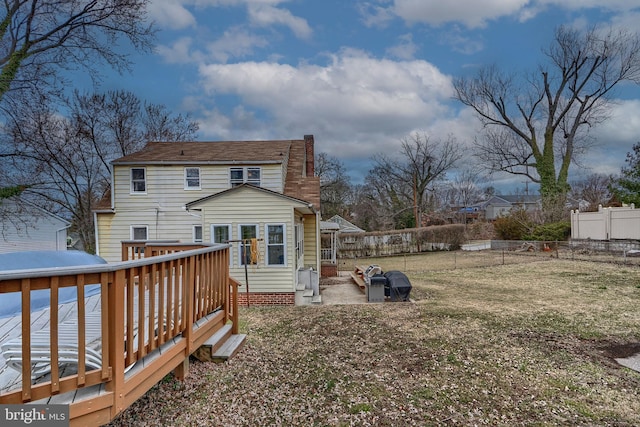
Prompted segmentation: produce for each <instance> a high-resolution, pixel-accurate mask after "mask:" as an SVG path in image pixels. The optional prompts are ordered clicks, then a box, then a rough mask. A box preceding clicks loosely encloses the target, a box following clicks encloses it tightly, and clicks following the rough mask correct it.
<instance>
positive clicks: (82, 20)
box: [0, 0, 154, 99]
mask: <svg viewBox="0 0 640 427" xmlns="http://www.w3.org/2000/svg"><path fill="white" fill-rule="evenodd" d="M3 3H4V8H5V10H4V15H3V17H2V20H1V21H0V99H2V98H3V97H4V95H5V94H6V93H7V92H9V91H10V90H12V89H33V90H35V91H37V92H40V91H41V90H42V88H43V87H56V86H59V84H60V80H59V79H60V77H61V76H60V73H59V70H60V69H71V68H73V67H84V68H86V69H87V70H89V71H90V72H92V73H96V72H97V71H98V70H99V68H98V67H99V64H100V63H101V62H102V63H107V64H108V65H110V66H112V67H114V68H115V69H116V70H124V69H126V68H127V67H128V65H129V62H128V59H127V55H126V53H125V51H124V50H119V49H118V47H119V42H120V41H121V40H122V39H126V40H127V41H128V42H129V43H130V44H131V45H133V47H134V48H136V49H138V50H140V51H150V50H151V47H152V42H153V40H154V30H153V28H152V27H151V26H150V25H149V24H148V23H146V22H145V20H146V7H147V4H148V3H149V0H5V1H4V2H3Z"/></svg>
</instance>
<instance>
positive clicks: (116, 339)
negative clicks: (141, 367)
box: [106, 269, 126, 419]
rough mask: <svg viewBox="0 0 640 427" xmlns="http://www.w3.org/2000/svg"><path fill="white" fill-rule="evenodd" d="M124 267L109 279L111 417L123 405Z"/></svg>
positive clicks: (122, 407)
mask: <svg viewBox="0 0 640 427" xmlns="http://www.w3.org/2000/svg"><path fill="white" fill-rule="evenodd" d="M125 271H126V270H124V269H121V270H118V271H116V272H115V273H112V274H110V278H111V280H110V281H109V291H108V292H109V295H108V298H109V316H108V319H109V331H110V334H109V338H108V339H109V361H110V362H111V364H112V367H113V369H112V371H111V372H112V376H111V381H108V382H107V383H106V388H107V391H109V392H112V393H113V406H112V407H111V419H113V418H115V417H116V416H117V415H118V414H119V413H120V412H122V411H123V410H124V409H125V408H126V406H125V387H124V386H125V384H124V368H125V366H124V339H123V338H124V336H125V334H124V286H125V280H126V274H125Z"/></svg>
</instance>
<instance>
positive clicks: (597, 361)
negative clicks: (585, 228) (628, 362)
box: [113, 252, 640, 426]
mask: <svg viewBox="0 0 640 427" xmlns="http://www.w3.org/2000/svg"><path fill="white" fill-rule="evenodd" d="M452 257H455V258H453V259H452ZM479 258H483V260H482V261H478V260H479ZM488 260H489V261H488ZM372 263H376V264H379V265H380V266H382V267H383V269H384V270H396V269H397V270H401V271H404V272H406V273H407V275H408V276H409V278H410V279H411V282H412V285H413V290H412V298H414V299H415V303H413V304H411V303H396V304H392V303H385V304H366V305H345V306H309V307H251V308H250V309H247V308H242V309H241V312H240V316H241V319H242V325H241V329H242V330H243V332H244V333H247V334H248V342H247V344H246V346H245V348H244V349H243V350H242V352H241V353H240V354H238V356H236V357H235V358H234V359H232V360H231V361H230V362H228V363H227V364H222V365H216V364H210V363H201V362H198V361H193V363H192V365H191V371H190V376H189V378H188V379H187V380H186V381H185V382H184V383H180V382H177V381H175V380H174V379H172V378H171V377H167V378H166V379H165V380H164V381H163V382H162V383H160V384H159V385H158V386H156V387H154V388H153V389H152V390H150V391H149V392H148V393H147V394H146V395H145V396H144V397H143V398H141V399H140V400H139V401H138V402H136V403H135V404H134V405H133V406H132V407H131V408H130V409H128V410H127V411H126V412H125V413H124V414H122V416H121V417H120V418H119V419H118V420H116V422H114V423H113V425H176V426H178V425H180V426H183V425H194V426H195V425H220V426H263V425H264V426H266V425H287V426H290V425H301V426H311V425H317V426H404V425H407V426H412V425H415V426H430V425H434V426H436V425H490V426H496V425H504V426H512V425H527V426H530V425H538V426H547V425H549V426H551V425H567V426H569V425H570V426H574V425H593V426H604V425H614V426H634V425H640V396H639V395H640V373H637V372H634V371H631V370H629V369H626V368H623V367H621V366H619V365H618V364H617V363H616V362H615V361H614V360H613V357H621V356H628V355H630V354H631V353H633V352H636V351H639V352H640V345H638V343H640V328H639V327H640V310H639V302H640V269H638V267H634V266H621V265H612V264H605V263H592V262H585V261H570V260H562V259H561V260H558V259H555V258H549V257H544V258H542V257H527V256H520V257H513V259H512V258H511V257H510V258H509V259H506V260H504V265H503V259H502V255H501V254H499V253H495V254H492V253H486V252H485V253H484V254H483V255H464V254H462V253H460V252H458V253H456V254H455V255H454V254H451V253H446V254H444V253H442V254H425V255H419V256H408V257H393V258H383V259H375V260H359V261H358V264H361V265H368V264H372Z"/></svg>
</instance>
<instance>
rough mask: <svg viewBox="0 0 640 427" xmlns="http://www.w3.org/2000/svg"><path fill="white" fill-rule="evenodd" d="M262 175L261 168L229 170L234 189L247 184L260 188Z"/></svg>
mask: <svg viewBox="0 0 640 427" xmlns="http://www.w3.org/2000/svg"><path fill="white" fill-rule="evenodd" d="M261 175H262V174H261V170H260V168H259V167H237V168H230V169H229V181H230V182H231V186H232V187H236V186H238V185H241V184H245V183H246V184H251V185H255V186H256V187H260V178H261Z"/></svg>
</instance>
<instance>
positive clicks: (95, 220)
mask: <svg viewBox="0 0 640 427" xmlns="http://www.w3.org/2000/svg"><path fill="white" fill-rule="evenodd" d="M93 235H94V236H96V255H98V256H100V245H99V242H100V235H99V233H98V213H97V212H94V213H93Z"/></svg>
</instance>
